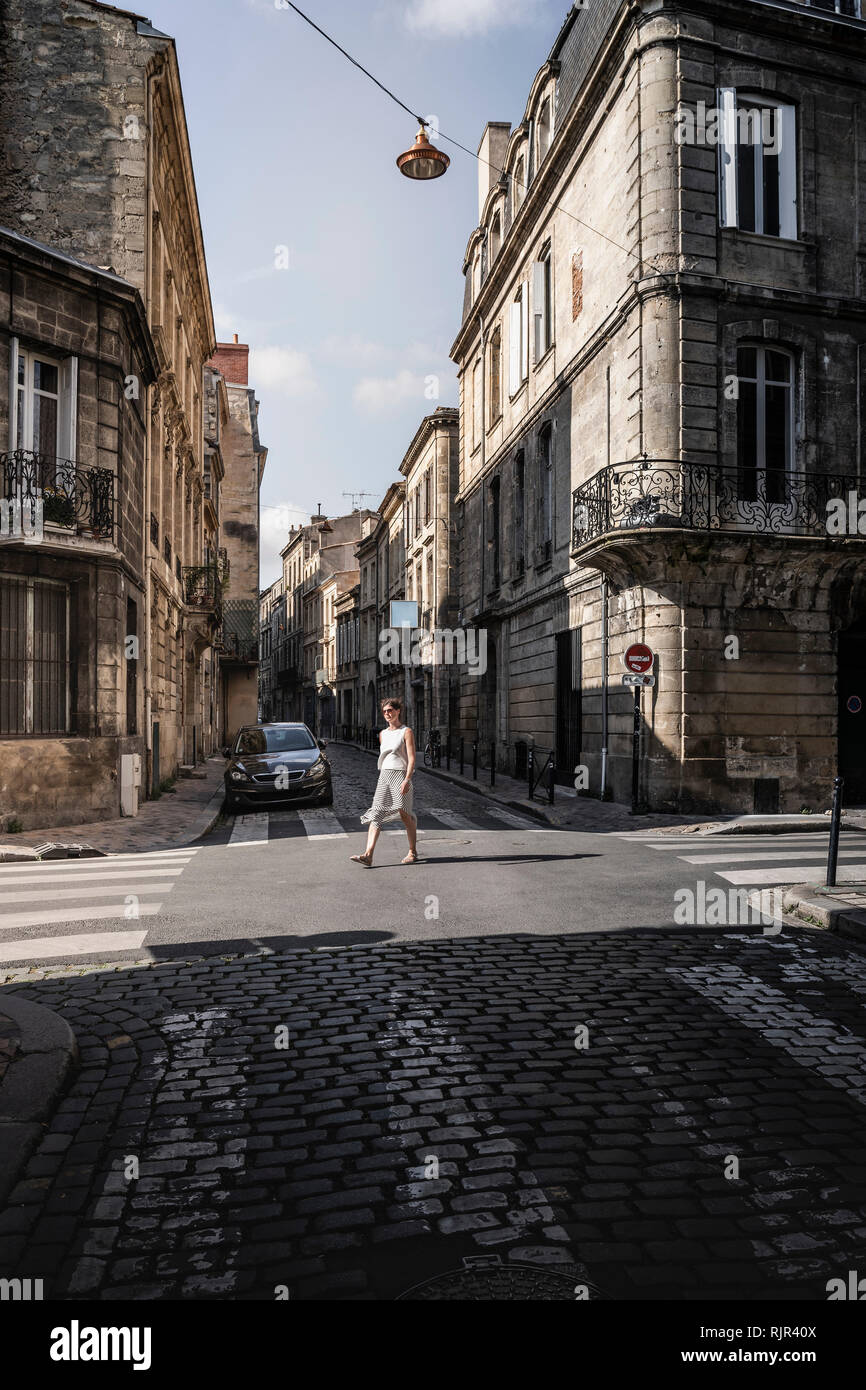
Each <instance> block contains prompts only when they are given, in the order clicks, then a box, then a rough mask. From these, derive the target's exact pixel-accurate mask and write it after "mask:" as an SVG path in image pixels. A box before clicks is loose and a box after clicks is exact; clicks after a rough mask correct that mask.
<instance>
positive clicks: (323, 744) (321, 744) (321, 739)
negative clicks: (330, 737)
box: [316, 738, 328, 752]
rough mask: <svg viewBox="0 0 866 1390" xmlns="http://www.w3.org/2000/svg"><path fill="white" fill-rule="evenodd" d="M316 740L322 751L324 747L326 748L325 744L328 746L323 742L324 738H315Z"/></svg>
mask: <svg viewBox="0 0 866 1390" xmlns="http://www.w3.org/2000/svg"><path fill="white" fill-rule="evenodd" d="M316 742H317V743H318V745H319V747H320V748H321V750H322V752H324V751H325V749H326V748H327V746H328V745H327V743H326V742H325V740H324V739H323V738H317V739H316Z"/></svg>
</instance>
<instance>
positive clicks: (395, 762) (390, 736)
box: [377, 724, 409, 772]
mask: <svg viewBox="0 0 866 1390" xmlns="http://www.w3.org/2000/svg"><path fill="white" fill-rule="evenodd" d="M405 738H406V725H405V724H403V725H401V727H400V728H399V729H385V730H383V733H382V740H381V750H380V752H379V762H378V764H377V766H378V767H379V770H380V771H381V770H382V769H383V768H384V769H386V770H390V769H392V768H394V769H399V770H400V771H401V772H405V771H406V768H407V767H408V766H409V754H408V753H407V752H406V744H405V741H404V740H405Z"/></svg>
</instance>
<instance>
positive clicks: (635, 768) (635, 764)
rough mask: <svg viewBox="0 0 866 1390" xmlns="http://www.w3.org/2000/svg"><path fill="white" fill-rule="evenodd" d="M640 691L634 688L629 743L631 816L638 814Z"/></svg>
mask: <svg viewBox="0 0 866 1390" xmlns="http://www.w3.org/2000/svg"><path fill="white" fill-rule="evenodd" d="M640 691H641V688H640V686H639V685H636V686H635V688H634V732H633V734H632V743H631V813H632V815H633V816H636V815H637V813H638V799H639V795H640Z"/></svg>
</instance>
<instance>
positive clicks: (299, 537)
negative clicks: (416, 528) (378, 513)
mask: <svg viewBox="0 0 866 1390" xmlns="http://www.w3.org/2000/svg"><path fill="white" fill-rule="evenodd" d="M373 516H374V514H373V513H372V512H370V511H369V510H367V509H365V510H363V511H357V510H356V511H354V512H351V513H350V514H349V515H347V516H338V517H332V518H328V517H326V516H323V515H317V516H314V517H313V518H312V520H311V521H310V523H309V524H308V525H305V526H298V527H292V529H291V530H290V532H289V539H288V542H287V543H286V545H285V546H284V547H283V549H282V551H281V552H280V554H281V559H282V565H283V573H282V577H281V579H280V580H279V581H278V583H277V584H275V585H272V586H271V588H270V589H269V590H266V591H265V593H264V594H263V595H262V610H261V624H262V652H263V656H264V654H265V652H267V660H268V691H269V698H268V699H267V700H265V699H264V698H263V701H262V708H263V718H273V719H276V720H289V721H294V720H300V721H302V722H303V723H305V724H308V725H309V726H310V728H311V729H315V730H316V731H317V732H319V731H321V730H326V731H328V732H331V733H332V732H333V731H334V730H335V729H336V727H337V724H338V723H339V722H340V709H341V708H342V707H343V706H342V705H339V704H338V693H337V607H338V604H339V603H340V602H341V599H342V596H343V595H344V594H345V593H346V592H348V591H350V590H351V589H352V588H353V587H354V586H355V585H357V583H358V569H357V559H356V555H355V547H356V544H357V542H358V538H359V537H360V536H362V535H363V533H364V532H365V531H366V529H367V528H368V526H369V525H370V524H371V520H372V519H373ZM266 631H267V633H268V635H267V637H266V636H265V633H266ZM341 698H342V697H341Z"/></svg>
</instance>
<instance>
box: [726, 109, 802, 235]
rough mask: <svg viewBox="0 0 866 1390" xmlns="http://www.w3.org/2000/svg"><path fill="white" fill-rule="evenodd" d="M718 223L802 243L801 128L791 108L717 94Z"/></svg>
mask: <svg viewBox="0 0 866 1390" xmlns="http://www.w3.org/2000/svg"><path fill="white" fill-rule="evenodd" d="M718 105H719V147H718V149H719V166H718V167H719V222H720V224H721V226H723V227H738V228H739V229H740V230H741V231H744V232H757V233H758V234H759V235H762V236H772V237H780V238H784V239H786V240H789V241H796V239H797V231H798V228H797V123H796V111H795V109H794V107H793V106H791V105H789V104H787V103H781V102H778V103H776V102H774V103H770V102H768V101H767V100H766V97H762V96H749V95H748V94H747V93H743V92H738V91H736V90H735V88H733V87H725V88H722V89H721V90H720V91H719V93H718Z"/></svg>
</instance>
